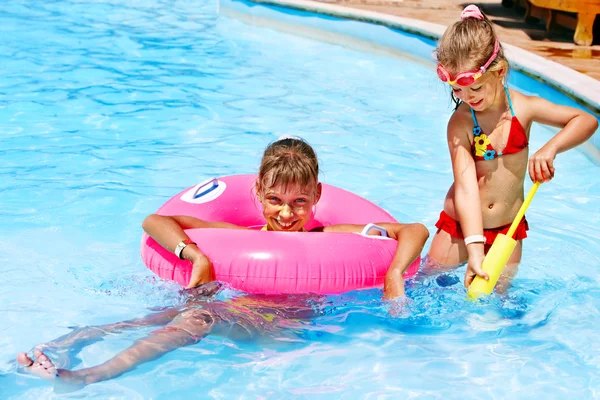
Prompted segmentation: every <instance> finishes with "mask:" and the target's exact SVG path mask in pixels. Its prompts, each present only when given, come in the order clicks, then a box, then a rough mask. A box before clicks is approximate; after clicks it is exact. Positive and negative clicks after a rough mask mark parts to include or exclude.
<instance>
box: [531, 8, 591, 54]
mask: <svg viewBox="0 0 600 400" xmlns="http://www.w3.org/2000/svg"><path fill="white" fill-rule="evenodd" d="M525 6H526V11H525V19H526V20H527V19H529V18H531V17H532V10H533V8H532V6H535V7H539V8H545V9H548V11H549V13H548V16H547V19H546V28H547V29H550V28H551V27H552V25H553V24H554V23H555V19H556V17H557V13H555V12H553V10H556V11H565V12H569V13H576V14H577V25H576V26H575V36H574V37H573V40H574V42H575V43H576V44H578V45H580V46H590V45H591V44H592V42H593V40H594V34H593V30H594V20H595V19H596V15H597V14H600V0H527V2H526V4H525ZM565 20H566V21H568V19H565V18H563V21H565ZM563 25H564V24H563Z"/></svg>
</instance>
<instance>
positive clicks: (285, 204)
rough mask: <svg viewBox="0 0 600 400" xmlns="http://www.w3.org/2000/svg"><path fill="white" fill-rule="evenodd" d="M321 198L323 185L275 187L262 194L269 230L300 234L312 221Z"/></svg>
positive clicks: (264, 213)
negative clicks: (313, 211)
mask: <svg viewBox="0 0 600 400" xmlns="http://www.w3.org/2000/svg"><path fill="white" fill-rule="evenodd" d="M320 197H321V184H320V183H318V184H316V185H315V184H311V185H308V186H306V187H301V186H300V185H292V184H290V185H288V186H287V187H283V186H282V185H277V186H273V187H271V188H268V189H265V190H264V191H263V192H262V193H261V198H262V207H263V215H264V217H265V220H266V221H267V227H268V228H267V229H269V230H272V231H281V232H298V231H300V230H302V228H303V227H304V225H306V223H307V222H308V221H309V220H310V216H311V211H312V208H313V206H314V205H315V204H317V202H318V201H319V198H320Z"/></svg>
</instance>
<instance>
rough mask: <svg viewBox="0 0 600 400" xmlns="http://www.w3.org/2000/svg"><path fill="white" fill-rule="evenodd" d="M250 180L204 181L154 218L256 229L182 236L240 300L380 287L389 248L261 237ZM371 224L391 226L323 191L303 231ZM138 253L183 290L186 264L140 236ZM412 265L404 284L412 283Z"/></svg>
mask: <svg viewBox="0 0 600 400" xmlns="http://www.w3.org/2000/svg"><path fill="white" fill-rule="evenodd" d="M255 179H256V176H255V175H234V176H226V177H222V178H218V179H211V180H208V181H206V182H203V183H200V184H198V185H196V186H193V187H191V188H188V189H186V190H184V191H183V192H181V193H179V194H178V195H177V196H175V197H173V198H171V199H170V200H169V201H167V203H166V204H164V205H163V206H162V207H161V208H160V209H159V210H158V211H157V214H160V215H190V216H194V217H197V218H200V219H204V220H208V221H227V222H230V223H233V224H236V225H241V226H247V227H251V228H256V229H251V230H235V229H212V228H211V229H189V230H186V233H187V234H188V235H189V237H190V238H191V239H192V240H193V241H194V242H196V243H198V246H199V247H200V249H201V250H202V252H204V253H205V254H206V255H207V256H208V258H210V260H211V261H212V263H213V267H214V270H215V275H216V279H217V280H219V281H223V282H228V283H229V284H231V285H232V286H233V287H234V288H236V289H239V290H242V291H244V292H248V293H267V294H270V293H320V294H328V293H341V292H346V291H351V290H356V289H365V288H372V287H380V286H381V285H383V279H384V276H385V273H386V271H387V268H388V266H389V265H390V263H391V261H392V258H393V256H394V254H395V251H396V247H397V245H398V243H397V242H396V240H394V239H390V238H387V237H382V236H373V235H366V232H363V233H323V232H270V231H261V230H260V228H262V227H263V226H264V225H265V220H264V218H263V215H262V211H261V206H260V203H259V202H258V200H257V199H256V196H255V195H254V190H253V188H254V182H255ZM372 222H396V220H395V219H394V218H393V217H392V216H391V215H390V214H389V213H387V212H386V211H384V210H383V209H381V208H379V207H378V206H376V205H375V204H373V203H371V202H369V201H367V200H365V199H363V198H362V197H360V196H357V195H355V194H353V193H350V192H348V191H345V190H343V189H340V188H337V187H335V186H331V185H327V184H323V192H322V196H321V199H320V201H319V203H318V204H317V206H316V209H315V210H314V212H313V215H312V218H311V220H310V221H309V222H308V223H307V225H306V226H305V227H306V229H307V230H310V229H312V228H314V227H318V226H328V225H333V224H341V223H344V224H369V223H372ZM375 228H377V227H375ZM368 229H369V228H368ZM141 252H142V259H143V261H144V263H145V264H146V266H147V267H148V268H150V270H152V271H153V272H154V273H155V274H157V275H158V276H159V277H161V278H163V279H169V280H173V281H175V282H177V283H179V284H181V285H184V286H185V285H186V284H187V283H188V281H189V279H190V273H191V270H192V264H191V263H190V262H189V261H187V260H180V259H179V258H177V257H176V256H175V255H174V254H173V253H171V252H169V251H167V250H165V249H164V248H163V247H162V246H161V245H159V244H158V243H157V242H156V241H155V240H154V239H152V238H151V237H149V236H148V235H146V234H144V235H143V237H142V247H141ZM419 265H420V258H417V259H416V260H415V261H414V262H413V263H412V264H411V265H410V266H409V268H408V269H407V270H406V272H405V274H404V277H405V279H407V278H410V277H412V276H414V275H415V274H416V273H417V271H418V269H419Z"/></svg>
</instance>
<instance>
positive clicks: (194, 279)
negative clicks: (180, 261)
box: [185, 268, 201, 289]
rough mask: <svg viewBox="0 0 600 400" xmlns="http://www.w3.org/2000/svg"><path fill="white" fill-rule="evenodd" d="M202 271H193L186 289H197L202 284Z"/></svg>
mask: <svg viewBox="0 0 600 400" xmlns="http://www.w3.org/2000/svg"><path fill="white" fill-rule="evenodd" d="M200 283H201V282H200V269H198V268H194V269H192V276H191V277H190V282H189V284H188V285H187V286H186V287H185V288H186V289H191V288H195V287H196V286H198V285H199V284H200Z"/></svg>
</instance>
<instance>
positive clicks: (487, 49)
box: [434, 6, 509, 102]
mask: <svg viewBox="0 0 600 400" xmlns="http://www.w3.org/2000/svg"><path fill="white" fill-rule="evenodd" d="M472 7H473V6H472ZM477 11H479V10H478V9H477ZM463 13H464V12H463ZM481 15H482V17H483V19H479V18H475V17H471V16H468V17H464V18H463V19H461V20H460V21H457V22H455V23H454V24H452V25H451V26H449V27H448V29H446V31H445V32H444V34H443V35H442V37H441V39H440V40H439V42H438V46H437V48H436V50H435V52H434V56H435V58H436V60H437V62H438V63H440V64H441V65H442V66H444V68H446V70H447V71H448V72H449V73H450V74H451V75H452V76H456V75H457V74H459V73H461V72H465V71H476V70H478V69H479V68H481V67H482V66H483V65H485V63H486V62H487V61H488V60H489V59H490V57H491V56H492V54H493V53H494V45H495V43H496V40H498V36H497V35H496V31H495V30H494V25H493V24H492V21H490V20H489V19H488V17H486V16H485V15H483V13H481ZM498 45H499V49H498V55H497V56H496V58H495V59H494V61H492V63H491V64H490V66H489V67H488V68H487V71H492V72H498V71H501V70H504V71H505V72H508V69H509V64H508V60H507V59H506V57H505V55H504V49H503V48H502V45H501V44H500V41H498ZM452 97H453V100H455V102H456V101H457V99H455V98H454V95H452Z"/></svg>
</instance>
